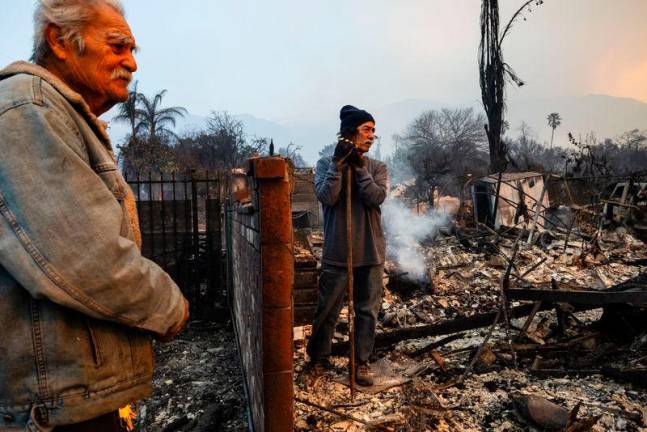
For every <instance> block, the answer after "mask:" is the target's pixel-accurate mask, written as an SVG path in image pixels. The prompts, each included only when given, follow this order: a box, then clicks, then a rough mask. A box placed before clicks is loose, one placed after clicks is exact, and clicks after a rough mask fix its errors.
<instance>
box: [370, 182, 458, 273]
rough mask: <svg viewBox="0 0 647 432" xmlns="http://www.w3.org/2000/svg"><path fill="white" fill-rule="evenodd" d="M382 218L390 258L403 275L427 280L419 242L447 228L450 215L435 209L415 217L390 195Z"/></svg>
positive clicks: (413, 212)
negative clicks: (404, 273) (405, 273)
mask: <svg viewBox="0 0 647 432" xmlns="http://www.w3.org/2000/svg"><path fill="white" fill-rule="evenodd" d="M382 218H383V221H384V231H385V234H386V242H387V256H388V257H389V258H390V259H392V260H395V261H396V262H397V263H398V266H399V267H400V269H401V270H402V271H403V272H407V275H406V277H408V278H409V279H412V280H424V279H425V277H426V275H425V274H426V270H427V265H426V263H425V254H424V253H423V250H422V247H421V246H420V243H421V242H422V241H423V240H425V239H428V238H433V237H434V236H435V235H436V234H437V233H438V231H439V230H440V229H441V228H442V227H444V226H447V225H448V224H449V222H450V216H449V215H448V214H447V213H445V212H440V211H434V210H432V211H429V212H428V213H426V214H416V213H415V210H411V209H410V208H408V207H407V206H406V205H405V203H404V202H403V201H402V200H401V199H399V198H397V197H394V196H392V195H391V196H389V197H388V198H387V199H386V201H384V204H383V205H382Z"/></svg>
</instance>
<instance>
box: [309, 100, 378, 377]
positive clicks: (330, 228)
mask: <svg viewBox="0 0 647 432" xmlns="http://www.w3.org/2000/svg"><path fill="white" fill-rule="evenodd" d="M339 119H340V121H341V124H340V128H339V135H338V142H337V146H336V147H335V153H334V155H333V156H332V157H323V158H321V159H320V160H319V161H318V162H317V168H316V176H315V191H316V194H317V198H318V199H319V201H321V204H322V207H323V213H324V246H323V254H322V267H321V276H320V278H319V299H318V304H317V310H316V312H315V317H314V322H313V325H312V335H311V337H310V340H309V341H308V355H309V356H310V367H311V369H312V370H314V371H315V373H321V372H323V370H324V369H325V368H326V367H328V366H329V363H328V360H327V358H328V356H329V355H330V349H331V341H332V336H333V333H334V331H335V325H336V323H337V318H338V316H339V312H340V310H341V308H342V306H343V304H344V297H345V294H346V284H347V278H348V273H347V268H346V265H347V264H346V263H347V256H348V244H347V237H346V194H345V191H346V187H345V185H346V181H347V171H348V170H347V167H348V166H349V165H350V166H351V168H352V171H353V173H352V176H351V177H352V186H351V188H352V193H351V209H352V233H353V240H352V241H353V244H352V250H353V256H352V261H353V282H354V284H353V285H354V286H353V299H354V308H355V347H356V358H357V369H356V373H355V380H356V382H357V383H358V384H360V385H364V386H370V385H372V384H373V375H372V374H371V372H370V367H369V365H368V360H369V356H370V354H371V353H372V351H373V345H374V341H375V326H376V323H377V315H378V312H379V310H380V305H381V304H382V273H383V268H384V252H385V241H384V233H383V230H382V221H381V211H380V205H381V204H382V202H383V201H384V199H385V198H386V194H387V191H388V176H387V169H386V165H385V164H384V163H383V162H380V161H378V160H375V159H371V158H369V157H367V156H365V153H366V152H368V150H369V149H370V147H371V145H372V144H373V140H374V139H375V119H374V118H373V116H372V115H371V114H369V113H368V112H366V111H364V110H360V109H358V108H355V107H354V106H352V105H346V106H344V107H343V108H342V109H341V111H340V113H339Z"/></svg>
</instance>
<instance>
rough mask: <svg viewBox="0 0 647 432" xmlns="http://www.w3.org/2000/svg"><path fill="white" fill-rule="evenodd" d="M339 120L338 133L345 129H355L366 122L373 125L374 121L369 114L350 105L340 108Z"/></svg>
mask: <svg viewBox="0 0 647 432" xmlns="http://www.w3.org/2000/svg"><path fill="white" fill-rule="evenodd" d="M339 120H341V125H340V126H339V131H340V132H342V131H344V130H346V129H355V128H357V127H358V126H359V125H361V124H364V123H366V122H373V123H375V119H374V118H373V116H372V115H371V114H370V113H368V112H366V111H364V110H361V109H359V108H355V107H354V106H352V105H344V106H343V107H342V109H341V110H340V111H339Z"/></svg>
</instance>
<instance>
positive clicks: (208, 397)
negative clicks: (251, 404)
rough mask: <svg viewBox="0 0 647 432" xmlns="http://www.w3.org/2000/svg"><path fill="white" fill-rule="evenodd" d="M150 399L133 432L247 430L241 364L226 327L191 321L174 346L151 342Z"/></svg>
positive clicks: (143, 406) (143, 404) (145, 403)
mask: <svg viewBox="0 0 647 432" xmlns="http://www.w3.org/2000/svg"><path fill="white" fill-rule="evenodd" d="M154 350H155V374H154V378H153V396H152V397H151V398H149V399H148V400H146V401H144V402H142V403H140V405H139V407H138V408H139V412H138V418H137V423H136V430H139V431H145V432H157V431H164V432H170V431H196V432H199V431H204V432H207V431H209V432H212V431H223V432H225V431H227V432H234V431H246V430H248V428H247V413H246V409H247V408H246V402H245V391H244V388H243V378H242V374H241V370H240V361H239V358H238V353H237V352H236V342H235V340H234V332H233V330H232V328H231V325H230V324H229V323H216V322H206V321H191V322H189V324H188V326H187V328H186V329H185V330H184V331H183V332H182V333H181V334H180V335H179V336H178V337H177V338H176V339H175V340H174V341H172V342H169V343H155V345H154Z"/></svg>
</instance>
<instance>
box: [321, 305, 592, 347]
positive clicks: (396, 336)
mask: <svg viewBox="0 0 647 432" xmlns="http://www.w3.org/2000/svg"><path fill="white" fill-rule="evenodd" d="M533 309H534V304H525V305H521V306H515V307H513V308H510V315H509V316H510V318H522V317H525V316H528V315H530V313H531V312H532V311H533ZM549 309H552V306H551V305H550V304H545V305H542V307H541V309H540V310H549ZM585 309H590V308H584V309H582V310H585ZM496 316H497V311H493V312H488V313H483V314H478V315H474V316H471V317H465V318H456V319H452V320H445V321H441V322H439V323H437V324H429V325H424V326H417V327H405V328H401V329H398V330H392V331H388V332H382V333H378V334H376V335H375V347H376V348H384V347H386V346H390V345H394V344H396V343H398V342H401V341H403V340H408V339H421V338H424V337H429V336H443V335H449V334H453V333H458V332H462V331H466V330H474V329H477V328H481V327H485V326H488V325H491V324H492V322H493V321H494V319H495V318H496ZM347 352H348V341H345V342H338V343H335V344H333V345H332V351H331V353H332V355H345V354H346V353H347Z"/></svg>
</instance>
